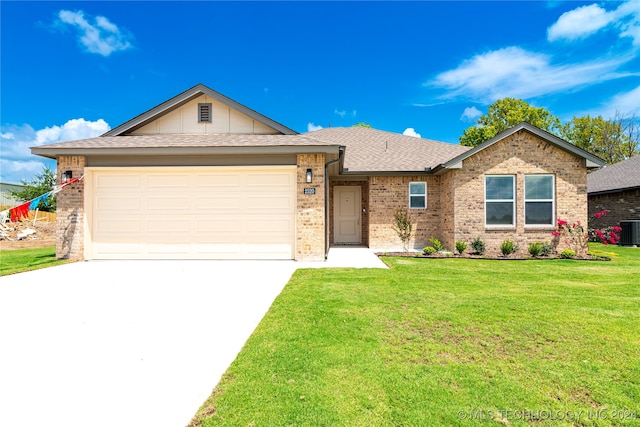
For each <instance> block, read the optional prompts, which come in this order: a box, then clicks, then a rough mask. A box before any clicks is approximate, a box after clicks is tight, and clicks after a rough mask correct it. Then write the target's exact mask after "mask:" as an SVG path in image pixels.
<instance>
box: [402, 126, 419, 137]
mask: <svg viewBox="0 0 640 427" xmlns="http://www.w3.org/2000/svg"><path fill="white" fill-rule="evenodd" d="M402 134H403V135H406V136H413V137H414V138H420V137H421V135H420V134H419V133H418V132H416V130H415V129H414V128H406V129H405V130H404V132H402Z"/></svg>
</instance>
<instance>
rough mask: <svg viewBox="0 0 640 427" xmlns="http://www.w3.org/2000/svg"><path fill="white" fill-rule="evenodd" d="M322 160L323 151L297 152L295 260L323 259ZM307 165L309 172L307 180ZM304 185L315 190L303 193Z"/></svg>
mask: <svg viewBox="0 0 640 427" xmlns="http://www.w3.org/2000/svg"><path fill="white" fill-rule="evenodd" d="M324 163H325V155H324V154H298V155H297V195H298V200H297V210H296V258H295V259H296V261H324V259H325V245H326V242H325V200H324V198H325V191H324V179H325V177H324ZM307 168H311V170H312V173H313V182H312V183H311V184H308V183H307V182H306V173H307ZM305 188H314V189H315V194H304V189H305Z"/></svg>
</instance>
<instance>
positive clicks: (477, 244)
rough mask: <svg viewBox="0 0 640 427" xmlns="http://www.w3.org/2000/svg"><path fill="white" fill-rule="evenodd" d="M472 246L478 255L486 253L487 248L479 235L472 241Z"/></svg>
mask: <svg viewBox="0 0 640 427" xmlns="http://www.w3.org/2000/svg"><path fill="white" fill-rule="evenodd" d="M471 247H472V248H473V250H474V251H475V253H477V254H478V255H482V254H483V253H484V250H485V249H486V247H485V244H484V242H483V241H482V239H480V238H479V237H476V238H475V239H474V240H473V241H472V242H471Z"/></svg>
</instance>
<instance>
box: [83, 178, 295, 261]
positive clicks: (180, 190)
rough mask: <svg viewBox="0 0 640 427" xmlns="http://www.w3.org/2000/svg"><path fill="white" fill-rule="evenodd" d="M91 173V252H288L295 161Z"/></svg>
mask: <svg viewBox="0 0 640 427" xmlns="http://www.w3.org/2000/svg"><path fill="white" fill-rule="evenodd" d="M158 169H161V170H158ZM92 173H93V178H94V179H93V180H92V182H93V186H92V190H91V191H92V192H93V194H92V200H93V207H92V208H91V209H90V210H91V214H90V215H91V220H90V221H91V224H92V225H91V227H92V230H91V232H90V233H89V234H90V236H91V252H90V253H91V257H92V258H94V259H101V258H104V259H107V258H115V259H117V258H131V259H171V258H182V259H291V258H293V253H294V245H295V208H296V195H295V185H296V182H295V167H285V168H284V169H283V167H274V168H269V167H238V168H235V167H234V168H233V169H231V168H225V167H217V168H214V167H212V168H182V167H180V168H177V167H176V168H135V173H133V170H132V169H131V168H127V170H126V171H125V170H122V169H117V168H114V169H110V170H96V171H92Z"/></svg>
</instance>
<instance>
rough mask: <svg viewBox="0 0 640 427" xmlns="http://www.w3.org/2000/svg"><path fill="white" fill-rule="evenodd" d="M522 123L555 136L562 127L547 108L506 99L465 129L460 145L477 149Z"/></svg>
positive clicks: (501, 100) (492, 106)
mask: <svg viewBox="0 0 640 427" xmlns="http://www.w3.org/2000/svg"><path fill="white" fill-rule="evenodd" d="M520 122H527V123H530V124H532V125H534V126H537V127H539V128H540V129H544V130H546V131H547V132H550V133H553V134H558V131H559V130H560V127H561V125H562V123H561V122H560V119H559V118H557V117H556V116H554V115H553V114H551V112H550V111H549V110H547V109H546V108H542V107H532V106H531V105H530V104H529V103H528V102H526V101H523V100H521V99H514V98H504V99H500V100H498V101H496V102H494V103H493V104H491V105H490V106H489V110H488V111H487V114H483V115H482V116H480V118H478V122H477V124H476V125H475V126H471V127H469V128H468V129H465V131H464V133H463V135H462V136H461V137H460V144H461V145H466V146H469V147H475V146H476V145H478V144H481V143H483V142H485V141H487V140H488V139H491V138H493V137H494V136H496V135H497V134H499V133H500V132H502V131H504V130H506V129H508V128H510V127H512V126H515V125H517V124H518V123H520Z"/></svg>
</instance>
